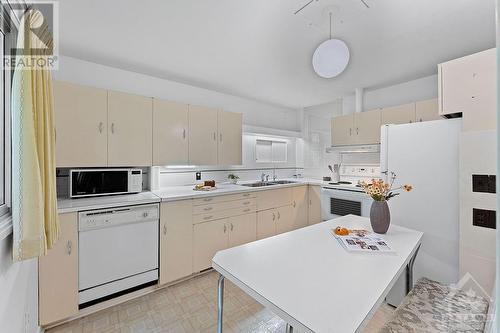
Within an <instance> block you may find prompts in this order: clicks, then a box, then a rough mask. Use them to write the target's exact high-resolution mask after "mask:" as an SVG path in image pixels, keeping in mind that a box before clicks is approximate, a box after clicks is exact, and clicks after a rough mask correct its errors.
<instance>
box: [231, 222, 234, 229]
mask: <svg viewBox="0 0 500 333" xmlns="http://www.w3.org/2000/svg"><path fill="white" fill-rule="evenodd" d="M233 229H234V227H233V224H232V223H231V231H233Z"/></svg>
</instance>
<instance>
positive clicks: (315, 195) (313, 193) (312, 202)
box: [308, 185, 321, 225]
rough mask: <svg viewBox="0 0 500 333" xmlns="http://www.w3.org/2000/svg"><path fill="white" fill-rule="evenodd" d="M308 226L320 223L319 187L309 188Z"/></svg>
mask: <svg viewBox="0 0 500 333" xmlns="http://www.w3.org/2000/svg"><path fill="white" fill-rule="evenodd" d="M308 215H309V222H308V224H309V225H312V224H316V223H319V222H321V186H316V185H310V186H309V209H308Z"/></svg>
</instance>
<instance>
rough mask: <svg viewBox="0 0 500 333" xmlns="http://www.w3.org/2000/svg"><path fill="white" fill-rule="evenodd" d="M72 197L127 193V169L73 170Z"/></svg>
mask: <svg viewBox="0 0 500 333" xmlns="http://www.w3.org/2000/svg"><path fill="white" fill-rule="evenodd" d="M70 182H71V183H70V184H71V188H70V194H71V197H87V196H98V195H112V194H120V193H127V191H128V171H127V170H113V171H110V170H78V171H73V172H72V176H71V180H70Z"/></svg>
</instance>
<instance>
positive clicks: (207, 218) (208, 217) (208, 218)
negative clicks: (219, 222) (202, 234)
mask: <svg viewBox="0 0 500 333" xmlns="http://www.w3.org/2000/svg"><path fill="white" fill-rule="evenodd" d="M212 217H213V216H212V215H210V216H205V217H204V218H203V219H204V220H210V219H211V218H212Z"/></svg>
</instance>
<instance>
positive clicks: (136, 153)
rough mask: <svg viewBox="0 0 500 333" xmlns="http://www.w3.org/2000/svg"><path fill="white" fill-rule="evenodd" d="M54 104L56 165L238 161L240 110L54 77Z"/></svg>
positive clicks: (194, 163)
mask: <svg viewBox="0 0 500 333" xmlns="http://www.w3.org/2000/svg"><path fill="white" fill-rule="evenodd" d="M54 108H55V123H56V133H55V134H56V165H57V167H66V168H71V167H106V166H110V167H127V166H137V167H141V166H151V165H158V166H163V165H187V164H191V165H224V166H229V165H241V164H242V127H243V126H242V115H241V114H240V113H234V112H227V111H222V110H218V109H214V108H208V107H203V106H193V105H188V104H183V103H176V102H171V101H166V100H161V99H153V98H150V97H144V96H138V95H133V94H127V93H122V92H116V91H108V90H104V89H97V88H92V87H86V86H80V85H76V84H71V83H66V82H60V81H54ZM285 148H286V146H285ZM285 156H286V155H285Z"/></svg>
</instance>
